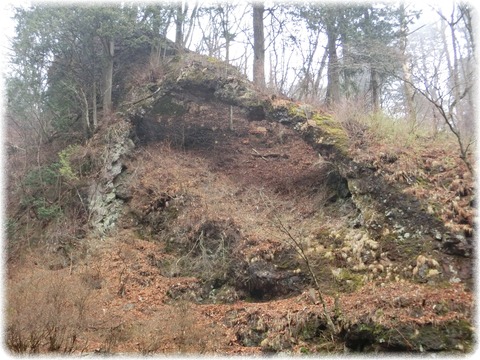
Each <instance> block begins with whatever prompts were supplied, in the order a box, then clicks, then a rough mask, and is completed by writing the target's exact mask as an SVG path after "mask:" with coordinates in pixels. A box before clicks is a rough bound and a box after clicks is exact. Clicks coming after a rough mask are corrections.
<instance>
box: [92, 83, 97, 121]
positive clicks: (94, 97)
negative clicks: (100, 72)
mask: <svg viewBox="0 0 480 360" xmlns="http://www.w3.org/2000/svg"><path fill="white" fill-rule="evenodd" d="M92 123H93V131H95V130H96V129H97V127H98V119H97V84H96V82H95V80H94V81H93V89H92Z"/></svg>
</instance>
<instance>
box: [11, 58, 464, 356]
mask: <svg viewBox="0 0 480 360" xmlns="http://www.w3.org/2000/svg"><path fill="white" fill-rule="evenodd" d="M129 69H130V71H129V72H128V74H127V75H126V77H125V79H124V83H125V86H124V88H123V89H122V91H121V93H119V94H117V96H118V106H117V107H116V111H115V112H114V113H112V115H111V116H110V117H109V118H108V119H107V120H105V121H103V122H101V123H100V124H99V128H98V129H97V131H96V132H95V133H94V134H93V136H92V137H91V138H89V139H88V140H87V141H77V142H74V141H73V140H72V139H74V137H73V136H69V137H65V136H62V135H60V136H58V137H56V138H54V139H53V140H52V141H50V142H48V143H45V144H42V145H41V149H40V150H41V151H38V157H34V156H31V154H27V153H26V152H25V151H23V150H22V146H21V142H20V139H18V138H16V136H15V133H13V132H9V133H7V136H8V138H9V144H10V147H9V154H8V157H7V159H6V161H7V166H8V171H7V175H8V185H7V195H8V196H7V209H6V219H7V223H6V226H7V241H6V245H7V276H6V288H7V294H6V299H7V309H6V310H7V311H6V313H5V314H6V344H7V347H8V349H9V350H10V351H12V352H15V353H17V352H19V353H23V352H41V353H45V352H60V353H75V354H78V353H137V354H138V353H141V354H150V353H162V354H177V353H195V354H211V353H215V354H223V355H234V354H266V353H282V354H313V353H329V354H331V353H343V352H345V351H347V352H399V351H401V352H439V351H443V352H449V353H451V352H453V353H464V352H470V351H472V349H473V346H474V345H473V341H474V340H473V336H474V335H473V334H474V327H473V305H474V294H473V292H472V286H473V271H472V269H473V243H472V241H473V236H474V228H473V179H472V174H471V173H470V172H469V171H468V169H467V167H466V166H465V163H464V162H463V161H462V160H461V159H460V158H459V157H458V155H457V152H458V151H457V150H456V147H457V144H456V143H455V139H454V138H451V137H450V136H449V135H448V134H446V133H440V134H437V136H436V137H432V136H428V135H426V134H427V133H426V132H425V133H422V131H421V129H420V130H417V131H411V132H408V131H406V130H405V129H404V128H402V124H399V123H396V122H394V121H391V120H390V119H385V118H383V117H382V116H379V115H378V116H367V115H366V114H362V113H361V112H360V111H358V110H357V109H356V108H355V105H354V104H345V105H344V106H343V107H342V108H340V107H339V108H338V109H333V110H331V111H325V110H323V109H321V108H318V107H315V106H313V105H309V104H304V103H300V102H295V101H293V100H291V99H289V98H287V97H285V96H282V95H278V94H276V95H272V94H267V93H265V92H262V91H259V90H257V89H256V88H255V87H254V86H253V85H252V83H250V82H249V81H248V80H247V79H246V78H245V77H243V76H242V75H241V74H240V73H239V72H238V71H237V70H236V69H235V68H233V67H226V66H225V64H224V63H223V62H221V61H218V60H215V59H212V58H208V57H203V56H200V55H198V54H195V53H186V54H182V55H181V56H178V55H172V56H168V57H167V58H166V61H164V62H163V63H161V64H158V65H155V66H153V65H149V63H148V60H146V59H142V58H141V57H139V59H138V60H136V62H135V63H134V64H130V67H129ZM225 69H227V71H226V70H225ZM9 131H10V129H9ZM73 143H74V144H73ZM329 321H331V323H329ZM332 324H333V327H332V326H331V325H332Z"/></svg>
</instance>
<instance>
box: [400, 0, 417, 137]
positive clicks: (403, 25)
mask: <svg viewBox="0 0 480 360" xmlns="http://www.w3.org/2000/svg"><path fill="white" fill-rule="evenodd" d="M407 33H408V23H407V18H406V14H405V5H404V4H403V3H401V4H400V52H401V54H402V56H403V61H402V73H403V91H404V96H405V114H406V116H407V120H408V122H409V123H410V124H411V129H412V130H413V129H414V128H415V126H416V124H417V116H416V111H415V102H414V101H413V97H414V95H415V92H414V89H413V88H412V86H411V85H410V84H411V83H412V72H411V71H410V67H409V65H408V56H407Z"/></svg>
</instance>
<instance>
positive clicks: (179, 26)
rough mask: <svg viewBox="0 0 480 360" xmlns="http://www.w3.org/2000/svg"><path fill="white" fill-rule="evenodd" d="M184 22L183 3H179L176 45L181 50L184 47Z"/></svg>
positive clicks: (176, 21)
mask: <svg viewBox="0 0 480 360" xmlns="http://www.w3.org/2000/svg"><path fill="white" fill-rule="evenodd" d="M183 20H184V14H183V11H182V2H179V3H178V4H177V7H176V17H175V45H176V46H177V48H179V49H180V48H182V47H183Z"/></svg>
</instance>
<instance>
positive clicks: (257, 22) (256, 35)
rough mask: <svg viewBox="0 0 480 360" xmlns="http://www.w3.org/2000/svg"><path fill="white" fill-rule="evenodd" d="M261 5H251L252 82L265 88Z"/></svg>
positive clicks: (262, 10)
mask: <svg viewBox="0 0 480 360" xmlns="http://www.w3.org/2000/svg"><path fill="white" fill-rule="evenodd" d="M264 11H265V6H264V5H263V3H256V4H254V5H253V55H254V58H253V82H254V84H255V85H257V86H258V87H260V88H262V89H264V88H265V37H264V34H263V13H264Z"/></svg>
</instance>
